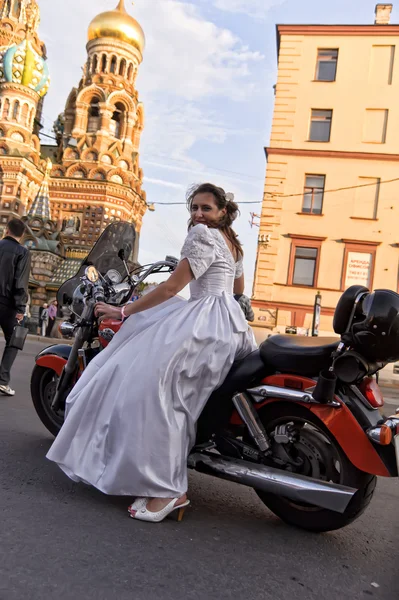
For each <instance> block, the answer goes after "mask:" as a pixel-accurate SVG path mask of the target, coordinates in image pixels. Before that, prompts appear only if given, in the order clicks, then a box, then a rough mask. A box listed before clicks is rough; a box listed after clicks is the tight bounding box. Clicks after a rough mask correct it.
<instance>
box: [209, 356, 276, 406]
mask: <svg viewBox="0 0 399 600" xmlns="http://www.w3.org/2000/svg"><path fill="white" fill-rule="evenodd" d="M267 374H268V373H267V370H266V369H265V365H264V363H263V361H262V360H261V357H260V353H259V350H255V351H254V352H251V354H248V355H247V356H246V357H245V358H242V359H241V360H237V361H236V362H235V363H233V366H232V367H231V369H230V371H229V373H228V375H227V377H226V379H225V380H224V382H223V383H222V385H221V386H220V387H219V388H218V389H217V390H215V392H214V394H215V396H217V397H218V398H220V396H222V395H224V394H227V395H229V396H230V395H231V394H233V393H235V392H242V391H243V390H246V389H247V388H248V387H251V385H257V384H258V383H259V382H260V380H261V379H262V377H266V375H267Z"/></svg>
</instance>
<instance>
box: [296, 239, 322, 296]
mask: <svg viewBox="0 0 399 600" xmlns="http://www.w3.org/2000/svg"><path fill="white" fill-rule="evenodd" d="M318 252H319V251H318V249H317V248H303V247H301V246H298V247H297V248H296V249H295V257H294V272H293V275H292V285H306V286H309V287H314V282H315V274H316V264H317V257H318Z"/></svg>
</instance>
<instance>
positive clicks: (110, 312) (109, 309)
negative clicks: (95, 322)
mask: <svg viewBox="0 0 399 600" xmlns="http://www.w3.org/2000/svg"><path fill="white" fill-rule="evenodd" d="M94 313H95V315H96V317H99V319H100V321H102V320H103V319H119V320H122V315H121V309H120V308H118V307H116V306H109V304H105V302H98V303H97V304H96V308H95V309H94Z"/></svg>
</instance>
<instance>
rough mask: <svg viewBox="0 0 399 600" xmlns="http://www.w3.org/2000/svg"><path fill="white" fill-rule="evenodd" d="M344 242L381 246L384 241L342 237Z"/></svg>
mask: <svg viewBox="0 0 399 600" xmlns="http://www.w3.org/2000/svg"><path fill="white" fill-rule="evenodd" d="M342 242H343V243H344V244H356V245H358V246H381V244H382V242H370V241H366V240H348V239H344V238H343V239H342Z"/></svg>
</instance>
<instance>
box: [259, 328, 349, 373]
mask: <svg viewBox="0 0 399 600" xmlns="http://www.w3.org/2000/svg"><path fill="white" fill-rule="evenodd" d="M339 342H340V340H339V339H338V338H333V337H325V338H319V337H296V336H291V335H273V336H271V337H269V338H268V339H267V340H266V341H265V342H263V344H261V346H260V356H261V359H262V361H263V362H264V364H265V366H267V367H268V368H272V369H274V370H275V371H280V372H283V373H291V374H293V375H303V376H305V377H315V376H318V375H319V373H320V371H322V370H323V369H328V368H329V367H330V366H331V363H332V358H331V355H332V353H333V352H334V351H335V350H336V349H337V347H338V344H339Z"/></svg>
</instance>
